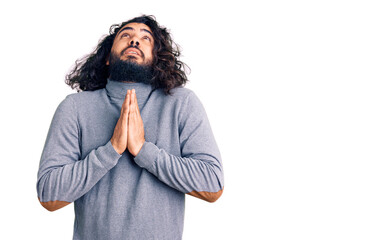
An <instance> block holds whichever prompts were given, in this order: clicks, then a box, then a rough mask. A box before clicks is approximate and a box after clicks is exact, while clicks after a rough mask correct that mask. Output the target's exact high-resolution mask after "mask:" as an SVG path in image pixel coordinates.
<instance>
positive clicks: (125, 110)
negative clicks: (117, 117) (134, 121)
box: [121, 90, 130, 114]
mask: <svg viewBox="0 0 391 240" xmlns="http://www.w3.org/2000/svg"><path fill="white" fill-rule="evenodd" d="M129 102H130V90H128V91H127V92H126V96H125V100H124V102H123V104H122V108H121V114H126V113H128V111H129Z"/></svg>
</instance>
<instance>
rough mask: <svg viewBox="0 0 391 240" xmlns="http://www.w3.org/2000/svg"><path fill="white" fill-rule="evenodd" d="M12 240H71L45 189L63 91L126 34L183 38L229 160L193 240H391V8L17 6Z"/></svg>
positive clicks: (6, 159)
mask: <svg viewBox="0 0 391 240" xmlns="http://www.w3.org/2000/svg"><path fill="white" fill-rule="evenodd" d="M0 9H1V10H0V18H1V19H0V20H1V21H0V31H1V38H0V39H1V40H0V41H1V44H0V47H1V49H0V54H1V55H0V61H1V62H0V63H1V65H0V66H1V72H0V74H1V75H0V76H1V78H0V86H1V93H0V97H1V99H0V104H1V118H0V119H1V124H0V127H1V129H0V130H1V136H2V137H1V141H2V142H1V174H0V184H1V191H2V195H1V200H0V201H1V205H0V208H1V209H0V216H1V220H2V224H1V225H2V227H1V231H0V239H71V238H72V231H73V217H74V215H73V205H70V206H67V207H65V208H63V209H61V210H58V211H56V212H48V211H46V210H45V209H44V208H42V207H41V206H40V204H39V202H38V200H37V194H36V189H35V184H36V174H37V170H38V164H39V159H40V154H41V152H42V148H43V145H44V141H45V139H46V134H47V131H48V128H49V125H50V122H51V118H52V116H53V114H54V111H55V109H56V107H57V106H58V104H59V103H60V101H61V100H63V99H64V98H65V96H66V95H68V94H70V93H73V92H74V91H72V90H71V89H70V88H69V87H68V86H67V85H65V83H64V76H65V74H66V73H67V72H68V71H69V70H70V69H71V67H72V65H73V63H74V61H75V60H76V59H78V58H81V57H82V56H84V55H85V54H88V53H90V52H91V51H92V50H93V49H94V47H95V46H96V45H97V43H98V40H99V39H100V38H101V37H102V36H103V35H104V34H107V33H108V30H109V27H110V25H111V24H114V23H120V22H122V21H125V20H128V19H130V18H133V17H135V16H139V15H140V14H142V13H145V14H153V15H155V16H156V18H157V21H158V22H159V23H160V24H161V25H163V26H166V27H167V28H169V29H171V33H172V35H173V37H174V40H175V41H176V42H177V43H179V45H180V46H181V47H182V50H183V57H182V58H181V59H182V60H183V61H184V62H185V63H187V64H188V65H189V66H190V68H191V69H192V72H191V74H190V75H189V79H190V83H189V84H188V85H187V87H188V88H190V89H192V90H193V91H195V93H196V94H197V95H198V97H199V98H200V99H201V101H202V102H203V104H204V106H205V108H206V110H207V113H208V117H209V120H210V122H211V125H212V128H213V132H214V135H215V137H216V140H217V143H218V145H219V147H220V151H221V153H222V156H223V164H224V170H225V191H224V194H223V195H222V197H221V198H220V199H219V200H218V201H217V202H216V203H213V204H210V203H207V202H203V201H201V200H198V199H195V198H192V197H187V198H186V199H187V200H186V204H187V205H186V217H185V229H184V234H183V239H184V240H193V239H205V240H208V239H265V240H269V239H270V240H271V239H300V240H303V239H311V240H313V239H355V240H356V239H391V194H390V183H391V172H390V170H391V162H390V160H391V158H390V157H391V151H390V150H391V149H390V145H391V113H390V107H391V92H390V90H391V89H390V87H391V82H390V80H391V78H390V77H391V76H390V75H391V68H390V66H391V65H390V64H391V33H390V31H391V28H390V27H391V14H390V12H391V8H390V6H389V5H388V1H374V0H372V1H359V0H358V1H357V0H356V1H346V0H338V1H334V0H328V1H310V0H308V1H303V0H300V1H281V0H280V1H279V0H274V1H257V2H256V1H249V0H241V1H235V2H230V1H212V0H209V1H191V2H190V1H189V2H186V1H155V2H150V1H62V2H57V1H39V0H38V1H27V0H26V1H13V2H12V3H4V1H3V2H2V3H1V6H0Z"/></svg>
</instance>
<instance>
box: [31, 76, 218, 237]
mask: <svg viewBox="0 0 391 240" xmlns="http://www.w3.org/2000/svg"><path fill="white" fill-rule="evenodd" d="M127 89H135V90H136V95H137V101H138V104H139V108H140V112H141V117H142V119H143V123H144V131H145V140H146V141H145V143H144V145H143V146H142V148H141V150H140V152H139V153H138V154H137V156H136V157H133V156H132V155H131V154H130V153H129V152H128V151H127V150H126V151H125V152H124V153H123V154H122V155H120V154H118V153H117V152H116V151H115V150H114V148H113V146H112V145H111V142H110V139H111V137H112V135H113V131H114V127H115V125H116V123H117V120H118V118H119V115H120V111H121V106H122V103H123V101H124V99H125V94H126V90H127ZM172 93H173V95H171V96H170V95H165V94H164V93H163V91H162V90H153V91H152V88H151V86H149V85H146V84H143V83H122V82H114V81H110V80H108V83H107V85H106V88H104V89H100V90H96V91H88V92H81V93H75V94H71V95H69V96H67V97H66V98H65V99H64V100H63V101H62V102H61V104H60V105H59V106H58V108H57V110H56V112H55V114H54V117H53V120H52V123H51V125H50V129H49V133H48V136H47V139H46V142H45V146H44V149H43V152H42V157H41V161H40V166H39V171H38V181H37V192H38V198H39V201H40V202H41V204H42V205H43V206H44V207H45V208H46V209H48V210H50V211H54V210H57V209H59V208H61V207H63V206H65V205H68V204H69V203H72V202H74V209H75V223H74V235H73V239H93V240H97V239H110V240H111V239H121V240H124V239H139V240H142V239H169V240H173V239H181V238H182V232H183V222H184V211H185V194H189V195H192V196H195V197H198V198H201V199H203V200H206V201H209V202H213V201H215V200H217V198H219V196H220V195H221V193H222V191H223V186H224V183H223V170H222V164H221V157H220V153H219V150H218V147H217V145H216V142H215V139H214V137H213V134H212V131H211V128H210V125H209V122H208V119H207V116H206V113H205V110H204V108H203V106H202V104H201V102H200V101H199V99H198V98H197V97H196V95H195V94H194V93H193V92H192V91H191V90H189V89H186V88H183V87H179V88H175V89H173V90H172ZM53 237H55V236H53Z"/></svg>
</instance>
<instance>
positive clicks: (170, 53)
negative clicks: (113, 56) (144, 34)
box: [65, 15, 189, 94]
mask: <svg viewBox="0 0 391 240" xmlns="http://www.w3.org/2000/svg"><path fill="white" fill-rule="evenodd" d="M132 22H135V23H143V24H145V25H147V26H148V27H149V28H150V29H151V30H152V34H153V38H154V47H153V50H152V54H153V61H152V65H151V66H152V81H151V82H152V87H153V88H154V89H158V88H161V89H163V90H164V92H165V93H166V94H170V90H171V89H173V88H175V87H178V86H184V85H185V84H186V82H187V81H188V79H187V76H186V72H185V71H186V70H189V67H188V66H187V65H186V64H185V63H183V62H181V61H179V59H178V57H179V56H180V49H179V46H178V45H177V44H176V43H175V42H174V41H173V40H172V38H171V35H170V33H169V31H168V30H167V29H166V28H165V27H162V26H159V24H158V23H157V22H156V19H155V17H154V16H152V15H148V16H147V15H142V16H140V17H136V18H133V19H131V20H128V21H126V22H123V23H121V24H114V25H112V26H111V27H110V31H109V35H105V36H104V37H103V39H102V40H101V41H100V42H99V44H98V46H97V47H96V49H95V50H94V51H93V52H92V53H91V54H89V55H86V56H85V57H83V58H81V59H78V60H77V61H76V62H75V66H74V67H73V69H72V70H71V71H70V72H69V74H67V75H66V78H65V83H66V84H67V85H69V86H70V87H71V88H72V89H75V88H76V90H77V91H78V92H80V91H94V90H97V89H101V88H104V87H105V86H106V84H107V78H108V77H109V66H108V65H106V61H107V59H108V58H109V55H110V51H111V47H112V46H113V42H114V39H115V37H116V35H117V33H118V32H119V30H121V28H122V27H124V26H125V25H127V24H129V23H132Z"/></svg>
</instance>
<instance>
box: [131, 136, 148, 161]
mask: <svg viewBox="0 0 391 240" xmlns="http://www.w3.org/2000/svg"><path fill="white" fill-rule="evenodd" d="M144 143H145V139H143V140H142V141H141V142H140V143H139V144H137V147H135V148H134V149H133V150H132V152H131V154H132V155H133V156H134V157H136V156H137V154H138V153H139V152H140V151H141V148H142V147H143V145H144Z"/></svg>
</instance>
